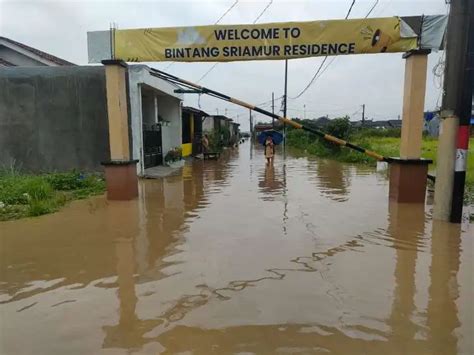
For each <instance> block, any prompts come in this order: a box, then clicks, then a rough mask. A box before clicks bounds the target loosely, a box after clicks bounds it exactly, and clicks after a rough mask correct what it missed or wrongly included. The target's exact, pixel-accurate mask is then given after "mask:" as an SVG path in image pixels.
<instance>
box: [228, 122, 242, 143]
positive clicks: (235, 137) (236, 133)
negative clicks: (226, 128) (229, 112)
mask: <svg viewBox="0 0 474 355" xmlns="http://www.w3.org/2000/svg"><path fill="white" fill-rule="evenodd" d="M239 139H240V123H237V122H231V129H230V140H231V142H233V143H237V142H238V141H239Z"/></svg>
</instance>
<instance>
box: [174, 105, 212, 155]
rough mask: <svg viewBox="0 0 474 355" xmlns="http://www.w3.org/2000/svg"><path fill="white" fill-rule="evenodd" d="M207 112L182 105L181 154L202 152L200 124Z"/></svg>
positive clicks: (201, 124)
mask: <svg viewBox="0 0 474 355" xmlns="http://www.w3.org/2000/svg"><path fill="white" fill-rule="evenodd" d="M208 116H209V114H207V113H206V112H204V111H202V110H200V109H197V108H194V107H188V106H184V107H183V108H182V144H181V147H182V151H183V156H184V157H187V156H189V155H191V154H192V155H197V154H199V153H202V146H201V139H202V132H203V129H202V126H203V120H204V118H205V117H208Z"/></svg>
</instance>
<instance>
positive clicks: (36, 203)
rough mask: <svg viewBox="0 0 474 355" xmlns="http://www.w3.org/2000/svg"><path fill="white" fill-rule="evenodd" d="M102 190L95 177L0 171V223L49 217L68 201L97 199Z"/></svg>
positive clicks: (77, 174)
mask: <svg viewBox="0 0 474 355" xmlns="http://www.w3.org/2000/svg"><path fill="white" fill-rule="evenodd" d="M104 190H105V182H104V180H103V179H102V178H100V177H99V176H97V175H87V176H86V175H83V174H80V173H78V172H71V173H55V174H47V175H22V174H20V173H17V172H15V173H10V172H8V171H0V220H2V221H4V220H9V219H15V218H21V217H25V216H39V215H42V214H45V213H51V212H54V211H56V210H58V208H59V207H60V206H62V205H64V204H65V203H66V202H67V201H69V200H71V199H78V198H84V197H88V196H92V195H98V194H101V193H103V192H104Z"/></svg>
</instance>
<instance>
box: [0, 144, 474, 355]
mask: <svg viewBox="0 0 474 355" xmlns="http://www.w3.org/2000/svg"><path fill="white" fill-rule="evenodd" d="M387 196H388V182H387V179H386V174H385V173H384V172H376V169H374V168H369V167H364V166H356V165H348V164H341V163H337V162H334V161H327V160H320V159H310V158H306V157H298V156H296V155H294V154H288V156H287V158H286V160H283V159H282V157H281V155H278V156H277V157H276V159H275V164H274V167H273V168H271V167H267V166H266V165H265V162H264V157H263V152H262V150H259V149H254V148H252V147H251V145H250V143H249V142H247V143H245V144H243V145H241V146H240V148H239V149H238V150H234V151H228V152H226V154H224V156H223V157H221V160H220V161H218V162H215V161H206V162H203V161H195V162H193V163H190V164H188V165H186V166H185V167H184V168H183V171H182V173H180V174H179V175H176V176H170V177H167V178H164V179H158V180H145V181H141V182H140V198H139V199H138V200H135V201H131V202H107V201H106V200H105V198H104V197H97V198H93V199H89V200H85V201H77V202H74V203H72V204H70V205H69V206H67V207H66V208H64V209H63V210H62V211H60V212H58V213H55V214H52V215H47V216H43V217H39V218H33V219H24V220H19V221H11V222H4V223H0V248H1V249H0V258H1V259H0V260H1V263H0V277H1V278H0V353H1V354H320V353H321V354H327V353H329V354H374V355H375V354H377V355H380V354H382V355H388V354H472V353H474V346H473V335H474V325H473V313H474V307H473V302H474V301H473V297H474V291H473V287H474V281H473V238H474V232H473V231H474V227H473V225H472V224H471V225H469V224H468V223H467V222H466V223H464V224H463V225H462V226H459V225H450V224H447V223H441V222H434V221H432V219H431V209H432V206H431V205H430V203H431V202H430V201H431V199H432V197H430V196H428V204H427V206H413V205H395V204H389V203H388V198H387Z"/></svg>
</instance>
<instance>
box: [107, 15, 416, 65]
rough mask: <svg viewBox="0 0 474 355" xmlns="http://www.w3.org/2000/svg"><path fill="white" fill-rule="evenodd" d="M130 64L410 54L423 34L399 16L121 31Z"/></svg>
mask: <svg viewBox="0 0 474 355" xmlns="http://www.w3.org/2000/svg"><path fill="white" fill-rule="evenodd" d="M113 33H114V37H113V38H114V43H113V48H114V51H115V58H116V59H122V60H124V61H127V62H156V61H174V62H229V61H243V60H272V59H291V58H303V57H317V56H333V55H347V54H363V53H384V52H387V53H393V52H406V51H408V50H411V49H415V48H417V46H418V43H417V42H418V37H417V35H416V34H415V33H414V32H413V31H412V30H411V28H410V27H409V26H407V25H406V24H405V23H404V22H403V20H401V19H400V18H399V17H388V18H370V19H352V20H328V21H310V22H283V23H268V24H258V25H257V24H254V25H214V26H194V27H174V28H146V29H125V30H115V31H114V32H113Z"/></svg>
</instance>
